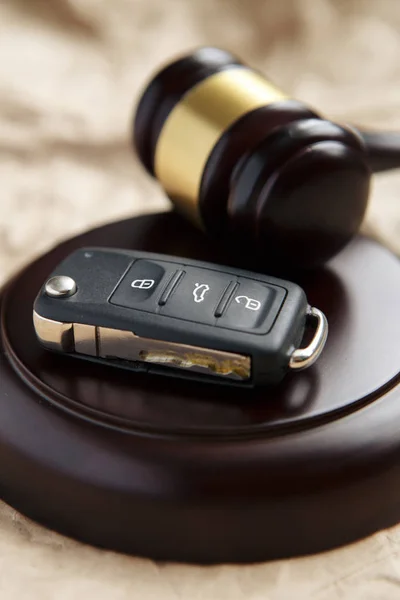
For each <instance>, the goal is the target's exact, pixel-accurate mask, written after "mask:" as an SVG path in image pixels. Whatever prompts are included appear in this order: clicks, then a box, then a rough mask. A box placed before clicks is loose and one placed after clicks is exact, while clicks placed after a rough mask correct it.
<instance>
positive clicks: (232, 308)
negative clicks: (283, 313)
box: [217, 278, 286, 333]
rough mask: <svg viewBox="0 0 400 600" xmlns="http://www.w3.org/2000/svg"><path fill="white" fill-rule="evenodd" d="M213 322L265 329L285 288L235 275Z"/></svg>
mask: <svg viewBox="0 0 400 600" xmlns="http://www.w3.org/2000/svg"><path fill="white" fill-rule="evenodd" d="M238 282H239V285H238V286H237V287H236V288H235V289H234V290H233V293H232V294H231V296H230V298H229V302H228V303H227V305H226V307H225V309H224V312H223V314H222V316H221V317H219V318H218V319H217V326H219V327H225V328H227V329H238V330H254V329H260V332H262V333H266V332H267V331H269V329H271V327H272V325H273V322H274V320H275V318H276V316H277V314H278V311H279V309H280V307H281V305H282V302H283V300H284V298H285V294H286V291H285V290H284V288H280V287H278V286H270V285H263V284H262V283H258V282H256V281H253V280H251V279H244V278H239V280H238Z"/></svg>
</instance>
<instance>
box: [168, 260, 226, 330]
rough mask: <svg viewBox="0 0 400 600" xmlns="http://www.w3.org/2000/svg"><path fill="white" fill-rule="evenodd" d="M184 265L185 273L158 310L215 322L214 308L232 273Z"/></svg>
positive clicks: (169, 314)
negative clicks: (227, 273) (226, 273)
mask: <svg viewBox="0 0 400 600" xmlns="http://www.w3.org/2000/svg"><path fill="white" fill-rule="evenodd" d="M183 269H184V270H185V271H186V272H185V274H184V275H183V277H182V278H181V279H180V281H179V283H178V285H177V286H176V287H175V289H174V290H173V293H172V294H171V296H170V298H169V299H168V302H167V304H166V305H165V306H163V307H161V310H160V314H162V315H168V316H170V317H176V318H179V319H184V320H187V321H195V322H197V323H204V324H208V325H214V324H215V322H216V317H215V314H214V313H215V310H216V308H217V306H218V304H219V302H220V300H221V298H222V296H223V295H224V292H225V290H226V289H227V287H228V286H229V284H230V282H231V280H232V277H230V276H229V275H225V274H224V273H218V272H216V271H211V270H209V269H194V268H190V269H187V268H186V269H185V267H183Z"/></svg>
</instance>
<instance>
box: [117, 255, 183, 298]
mask: <svg viewBox="0 0 400 600" xmlns="http://www.w3.org/2000/svg"><path fill="white" fill-rule="evenodd" d="M176 267H177V265H173V264H170V263H163V262H153V261H149V260H137V261H136V262H134V263H133V265H132V266H131V268H130V269H129V270H128V272H127V273H126V274H125V275H124V277H123V279H122V281H121V282H120V284H119V285H118V287H117V289H116V290H115V292H114V294H113V295H112V297H111V299H110V302H111V304H117V305H119V306H125V307H127V308H139V309H142V310H147V306H148V302H147V301H148V300H150V299H151V300H153V297H155V296H157V294H156V292H159V293H161V290H162V288H163V287H164V285H165V284H166V283H167V280H168V277H170V276H171V274H172V273H173V272H174V271H175V270H176ZM161 283H163V285H160V284H161ZM151 305H152V306H153V302H151ZM155 306H156V304H155ZM148 308H150V306H148Z"/></svg>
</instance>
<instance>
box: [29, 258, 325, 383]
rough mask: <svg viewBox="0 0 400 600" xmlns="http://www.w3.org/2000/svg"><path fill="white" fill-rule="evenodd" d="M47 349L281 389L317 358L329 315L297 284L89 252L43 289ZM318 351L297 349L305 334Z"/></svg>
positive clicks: (40, 318) (178, 261) (41, 327)
mask: <svg viewBox="0 0 400 600" xmlns="http://www.w3.org/2000/svg"><path fill="white" fill-rule="evenodd" d="M33 319H34V326H35V330H36V334H37V336H38V339H39V341H40V342H41V344H42V345H43V346H44V347H45V348H47V349H49V350H53V351H56V352H62V353H67V354H70V355H71V356H76V357H81V358H86V359H90V360H95V361H99V362H101V363H104V364H109V365H114V366H119V367H124V368H129V369H132V370H135V371H146V372H149V373H157V374H164V375H174V376H177V377H185V378H194V379H201V380H208V381H215V382H226V383H231V384H238V385H250V386H253V385H263V384H268V383H276V382H279V381H280V380H281V379H282V378H283V376H284V375H285V373H287V372H288V371H289V370H291V369H304V368H306V367H308V366H310V365H311V364H313V363H314V362H315V360H316V359H317V358H318V356H319V355H320V353H321V351H322V349H323V347H324V344H325V341H326V338H327V333H328V324H327V320H326V318H325V316H324V314H323V313H322V312H321V311H320V310H318V309H316V308H312V307H310V306H309V305H308V303H307V299H306V296H305V293H304V291H303V290H302V289H301V288H300V287H299V286H298V285H296V284H294V283H291V282H289V281H284V280H281V279H276V278H273V277H267V276H265V275H259V274H256V273H252V272H249V271H243V270H239V269H233V268H231V267H223V266H220V265H214V264H210V263H204V262H200V261H194V260H189V259H185V258H177V257H172V256H165V255H160V254H150V253H147V252H136V251H126V250H116V249H111V248H110V249H109V248H83V249H81V250H78V251H76V252H74V253H73V254H71V255H70V256H68V257H67V258H66V259H65V260H63V261H62V262H61V263H60V264H59V265H58V267H57V268H56V269H55V270H54V272H53V273H52V274H51V275H50V276H49V279H48V280H47V281H46V282H45V283H44V285H43V287H42V289H41V291H40V293H39V295H38V297H37V298H36V300H35V304H34V312H33ZM308 322H310V325H314V329H315V331H314V333H313V337H312V340H311V342H310V343H309V344H308V345H307V346H306V347H305V348H300V345H301V342H302V338H303V335H304V330H305V327H306V325H307V324H308Z"/></svg>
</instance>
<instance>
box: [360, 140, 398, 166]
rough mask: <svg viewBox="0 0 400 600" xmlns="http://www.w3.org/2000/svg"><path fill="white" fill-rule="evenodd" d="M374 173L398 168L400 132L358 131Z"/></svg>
mask: <svg viewBox="0 0 400 600" xmlns="http://www.w3.org/2000/svg"><path fill="white" fill-rule="evenodd" d="M359 132H360V133H361V136H362V138H363V140H364V142H365V144H366V146H367V149H368V153H369V156H370V162H371V167H372V170H373V171H374V173H378V172H379V171H388V170H390V169H399V168H400V132H397V131H364V130H361V129H359Z"/></svg>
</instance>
